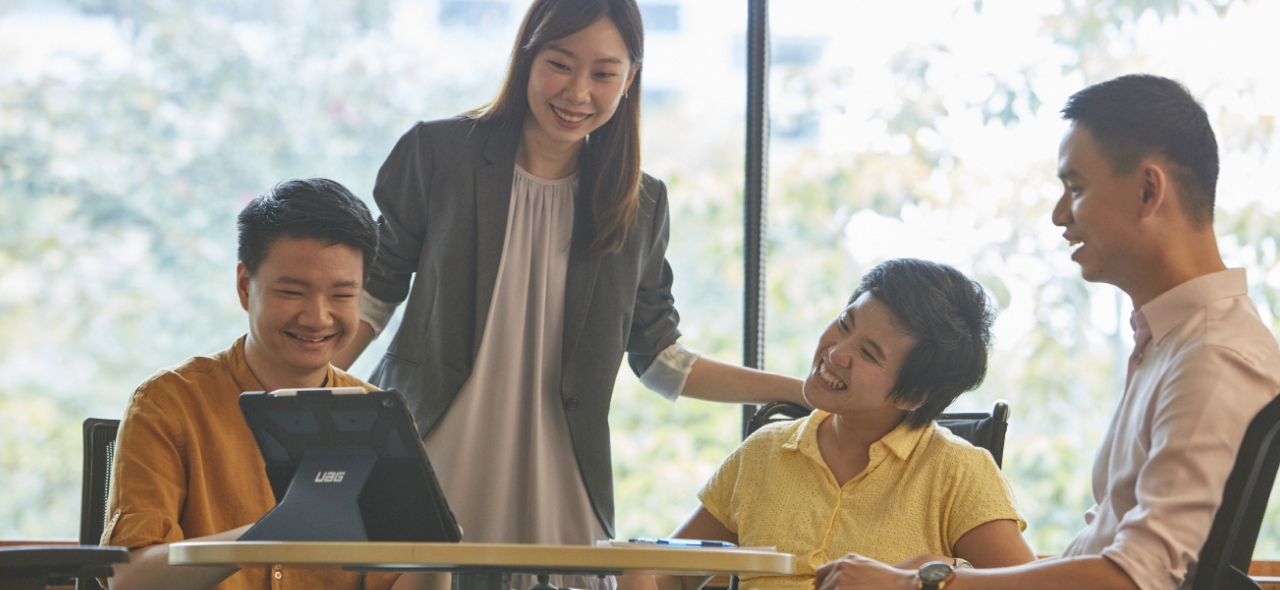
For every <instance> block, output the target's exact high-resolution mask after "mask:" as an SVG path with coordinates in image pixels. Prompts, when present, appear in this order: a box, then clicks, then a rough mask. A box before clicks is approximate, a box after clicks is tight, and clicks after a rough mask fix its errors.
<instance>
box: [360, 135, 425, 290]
mask: <svg viewBox="0 0 1280 590" xmlns="http://www.w3.org/2000/svg"><path fill="white" fill-rule="evenodd" d="M434 164H435V163H434V161H433V160H432V153H431V145H430V138H429V137H428V134H427V127H426V125H425V124H423V123H418V124H416V125H414V126H413V128H412V129H410V130H409V131H408V132H407V133H405V134H404V135H403V136H401V138H400V141H398V142H397V143H396V146H395V147H394V148H392V150H391V155H389V156H387V161H386V162H384V163H383V164H382V168H380V169H379V170H378V179H377V181H376V183H375V184H374V187H373V200H374V202H376V203H377V204H378V209H379V212H380V215H379V216H378V255H377V257H376V258H375V260H374V262H373V269H372V272H371V273H370V275H369V280H368V281H367V282H366V283H365V286H364V288H365V290H366V291H368V292H369V293H370V294H371V295H373V296H374V297H377V298H378V299H379V300H381V301H384V302H386V303H392V304H398V303H400V302H402V301H404V300H405V297H407V296H408V294H409V282H410V279H411V278H412V275H413V273H414V271H416V270H417V268H418V258H419V256H420V255H421V253H422V244H423V241H424V240H425V239H426V228H427V203H426V200H427V187H428V186H430V183H431V175H432V173H433V171H434V167H435V166H434Z"/></svg>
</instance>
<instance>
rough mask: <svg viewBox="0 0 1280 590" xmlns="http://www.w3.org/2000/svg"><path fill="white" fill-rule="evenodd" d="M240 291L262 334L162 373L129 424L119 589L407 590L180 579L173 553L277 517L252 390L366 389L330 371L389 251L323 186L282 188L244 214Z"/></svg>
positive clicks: (329, 578) (134, 400)
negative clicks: (243, 397) (247, 417)
mask: <svg viewBox="0 0 1280 590" xmlns="http://www.w3.org/2000/svg"><path fill="white" fill-rule="evenodd" d="M238 225H239V233H240V237H239V240H240V244H239V257H240V263H239V265H238V266H237V268H236V291H237V293H239V296H240V305H241V307H243V308H244V309H245V311H247V312H248V314H249V332H248V334H246V335H245V336H242V337H241V338H239V339H238V340H236V342H235V343H234V344H232V345H231V348H228V349H226V350H223V351H222V352H218V353H215V354H212V355H209V356H202V357H195V358H192V359H189V360H187V361H186V362H184V363H182V364H180V365H178V366H177V367H174V368H171V369H165V370H163V371H160V372H159V373H156V374H155V375H153V376H152V377H151V378H149V379H147V380H146V381H145V382H143V383H142V385H140V386H139V387H138V389H137V391H135V392H134V394H133V396H132V397H130V399H129V403H128V406H127V407H126V409H125V413H124V419H123V420H122V421H121V424H120V432H119V436H118V438H117V445H116V456H115V464H114V467H113V470H112V479H111V491H110V493H109V499H108V504H107V514H108V515H109V516H110V518H109V520H108V524H107V527H106V530H105V531H104V532H103V534H102V544H103V545H117V546H123V547H127V548H129V549H130V558H131V559H130V563H128V564H125V565H119V566H116V568H115V576H114V577H112V578H109V579H108V580H107V582H108V583H109V586H110V588H111V589H112V590H121V589H124V590H145V589H153V588H154V589H157V590H160V589H163V590H208V589H209V588H214V587H217V588H219V589H224V590H263V589H266V588H272V589H282V588H307V589H315V588H322V589H335V590H337V589H343V590H347V589H357V588H371V589H372V588H376V589H379V590H383V589H386V588H391V587H392V584H393V583H394V584H395V588H396V589H397V590H399V589H401V588H408V587H409V586H410V584H414V583H417V582H418V581H419V580H418V578H417V577H415V576H403V577H401V578H400V579H397V577H396V576H395V575H394V574H381V575H376V574H370V575H368V577H367V578H365V577H364V576H362V575H360V574H357V573H351V572H333V571H319V570H295V569H289V568H284V567H281V566H275V567H271V568H265V567H263V568H245V569H243V570H239V571H237V570H236V568H218V567H208V568H200V567H174V566H170V565H169V562H168V558H169V544H170V543H174V542H177V541H199V540H204V541H230V540H234V539H236V538H238V537H239V536H240V535H241V534H242V533H243V532H244V531H245V530H246V529H247V528H248V527H249V526H250V525H252V524H253V523H254V522H256V521H257V520H258V519H260V518H262V516H263V515H265V514H266V513H267V512H268V511H269V510H271V508H273V507H274V506H275V498H274V496H273V495H272V492H271V485H270V483H269V482H268V480H267V475H266V472H265V470H264V469H265V468H264V464H263V460H262V456H261V455H260V453H259V451H258V448H257V445H256V444H255V443H254V439H253V435H252V434H251V433H250V431H249V428H248V426H246V424H245V421H244V418H243V417H242V416H241V414H240V409H239V406H238V403H237V400H238V398H239V396H240V394H241V393H242V392H244V391H261V390H268V391H270V390H275V389H285V388H317V387H343V386H359V387H364V388H365V389H366V390H368V389H373V388H372V386H370V385H368V384H366V383H365V382H363V381H361V380H359V379H357V378H355V377H352V376H350V375H347V374H346V373H343V372H342V371H340V370H338V369H335V368H333V367H332V366H331V365H330V364H329V360H330V359H331V358H333V355H334V354H335V353H337V352H338V351H339V350H341V349H342V347H344V346H346V345H347V343H348V342H350V340H351V338H352V336H353V335H354V334H355V327H356V322H357V313H358V305H359V298H360V290H361V288H362V285H363V282H364V279H365V278H366V274H367V270H366V269H368V268H371V264H372V262H373V256H374V253H375V252H376V251H377V246H378V230H377V226H376V225H375V224H374V222H373V218H372V217H371V216H370V215H369V210H368V208H366V207H365V205H364V203H362V202H361V201H360V200H359V199H357V198H356V197H355V196H353V195H352V194H351V193H350V192H348V191H347V189H345V188H343V187H342V185H340V184H338V183H336V182H333V181H330V180H324V179H311V180H296V181H290V182H285V183H282V184H280V185H278V186H276V187H275V189H273V190H272V191H271V192H270V193H269V194H266V195H263V196H260V197H258V198H257V199H254V200H253V202H251V203H249V205H248V206H247V207H245V209H244V211H242V212H241V213H240V217H239V223H238Z"/></svg>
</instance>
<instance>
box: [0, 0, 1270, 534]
mask: <svg viewBox="0 0 1280 590" xmlns="http://www.w3.org/2000/svg"><path fill="white" fill-rule="evenodd" d="M745 4H746V3H745V0H684V1H680V0H664V1H657V0H655V1H642V2H641V5H642V9H643V11H644V16H645V21H646V26H647V29H648V37H647V39H648V43H647V61H646V63H645V76H644V82H645V88H644V94H643V101H644V103H643V104H644V109H645V110H644V125H645V127H644V150H645V151H644V162H645V168H646V169H647V171H648V172H650V173H652V174H654V175H655V176H657V177H659V178H661V179H663V180H665V181H666V182H667V184H668V186H669V187H670V192H671V201H672V227H673V229H672V239H671V248H670V250H669V252H668V254H669V258H670V260H671V263H672V265H673V266H674V267H675V273H676V277H677V280H676V287H675V288H676V291H675V294H676V297H677V302H678V305H679V307H680V310H681V312H682V317H683V319H684V321H683V323H682V325H681V328H682V330H684V332H685V335H686V338H685V341H686V342H687V343H688V344H689V345H690V346H692V347H694V348H697V349H699V350H701V351H702V352H704V353H706V354H709V355H711V356H714V357H717V358H720V359H723V360H728V361H735V362H737V361H740V359H741V299H742V270H741V266H742V263H741V260H742V229H741V226H742V221H741V220H742V199H741V187H742V165H743V141H744V137H743V111H744V102H745V100H744V98H743V96H744V88H745V68H744V64H745V60H746V57H745V44H744V37H743V35H744V31H745V23H746V9H745ZM772 4H773V6H772V33H773V40H774V43H773V74H772V82H771V86H772V98H771V101H772V108H773V123H772V125H773V140H772V141H773V143H772V148H771V153H770V202H769V209H768V212H769V218H770V227H769V240H770V243H769V269H768V275H767V276H768V284H769V307H768V351H767V358H768V368H770V369H772V370H776V371H783V372H788V373H792V374H796V375H801V374H803V373H805V372H806V371H807V370H808V365H809V359H810V356H811V354H812V347H813V344H814V341H815V339H816V336H817V334H818V333H819V331H820V330H821V328H822V327H823V326H824V325H825V323H826V322H827V321H828V319H829V318H830V317H832V316H833V315H834V314H835V313H836V312H837V311H838V310H839V309H840V307H841V305H842V304H843V302H844V300H845V299H846V298H847V297H848V294H849V293H850V292H851V291H852V289H853V288H854V286H855V285H856V284H857V281H858V280H859V278H860V277H861V275H862V273H863V272H865V271H866V270H867V269H869V268H870V267H871V266H872V265H874V264H876V263H877V262H879V261H881V260H884V259H886V258H891V257H897V256H918V257H924V258H930V259H934V260H939V261H943V262H947V263H950V264H953V265H956V266H957V267H959V268H960V269H962V270H964V271H965V272H967V273H970V274H972V275H973V276H975V277H977V278H979V280H981V282H982V283H983V284H984V285H985V286H986V287H987V288H988V289H989V291H990V293H991V295H992V296H993V297H994V298H995V300H996V301H997V302H998V304H999V307H1000V319H999V322H998V324H997V326H996V331H997V335H998V338H999V340H998V343H997V346H996V349H995V351H994V353H993V363H992V369H991V371H990V376H989V377H988V379H987V382H986V383H985V384H984V385H983V386H982V387H981V389H979V390H978V391H977V392H975V393H972V394H970V395H968V396H966V397H964V398H962V400H961V401H960V402H959V403H958V407H960V408H962V409H976V408H984V409H985V408H989V407H990V405H991V403H992V402H993V401H994V400H996V399H999V398H1003V399H1007V400H1009V401H1010V403H1011V405H1012V407H1013V418H1012V425H1011V427H1010V431H1009V438H1008V446H1007V448H1006V452H1005V453H1006V454H1005V473H1006V474H1007V475H1008V477H1009V479H1010V481H1011V482H1012V484H1013V486H1014V488H1015V490H1016V491H1017V494H1018V498H1019V501H1020V503H1021V506H1022V508H1023V510H1024V511H1025V513H1026V515H1027V517H1028V520H1029V521H1030V527H1029V528H1028V531H1027V535H1028V537H1029V539H1030V540H1031V542H1032V544H1033V546H1034V547H1035V548H1036V549H1037V550H1038V551H1041V552H1055V551H1059V550H1061V549H1062V547H1063V546H1064V545H1065V544H1066V542H1067V541H1068V539H1070V537H1071V535H1072V534H1073V533H1074V532H1075V531H1076V530H1078V529H1079V528H1080V527H1081V526H1082V525H1083V521H1082V519H1081V514H1082V513H1083V511H1084V510H1085V509H1086V508H1087V507H1088V505H1089V503H1090V499H1089V486H1088V473H1089V466H1090V464H1091V461H1092V453H1093V449H1094V448H1095V446H1096V444H1097V442H1098V440H1099V438H1100V436H1101V434H1102V432H1103V430H1104V429H1105V427H1106V419H1107V417H1108V416H1109V415H1110V413H1111V411H1112V408H1113V406H1114V403H1115V398H1116V396H1117V394H1118V392H1119V389H1120V387H1119V386H1120V382H1121V380H1122V378H1123V371H1122V369H1121V370H1117V367H1121V368H1122V367H1123V366H1124V365H1123V360H1124V358H1125V357H1126V355H1127V354H1128V351H1129V347H1130V340H1129V330H1128V326H1127V321H1125V320H1126V319H1127V315H1128V312H1129V309H1128V308H1127V305H1128V302H1127V300H1125V299H1124V298H1122V297H1121V296H1120V295H1119V293H1118V292H1117V291H1116V290H1115V289H1113V288H1111V287H1108V286H1099V285H1088V284H1085V283H1084V282H1082V281H1081V280H1080V279H1079V272H1078V269H1077V268H1076V267H1075V265H1074V264H1072V263H1071V262H1070V261H1069V260H1068V257H1067V256H1068V252H1067V248H1066V247H1065V244H1064V243H1063V241H1062V240H1061V237H1060V233H1061V232H1060V230H1058V229H1057V228H1054V227H1053V226H1052V225H1051V224H1050V222H1049V211H1050V207H1051V205H1052V203H1053V200H1054V199H1055V198H1056V197H1057V195H1058V194H1059V191H1060V187H1059V184H1058V182H1057V181H1056V179H1055V177H1054V174H1055V161H1056V150H1057V143H1058V138H1059V136H1060V135H1061V133H1062V130H1063V128H1064V125H1063V123H1062V122H1061V121H1060V120H1059V117H1058V113H1057V111H1058V109H1059V108H1061V105H1062V104H1063V101H1064V100H1065V99H1066V98H1067V96H1069V95H1070V94H1071V93H1072V92H1074V91H1076V90H1078V89H1080V88H1082V87H1084V86H1086V85H1088V84H1091V83H1095V82H1099V81H1102V80H1105V79H1108V78H1111V77H1114V76H1116V75H1120V74H1124V73H1130V72H1150V73H1156V74H1161V75H1166V76H1171V77H1174V78H1177V79H1179V80H1181V81H1183V82H1184V83H1185V84H1187V85H1188V86H1189V87H1190V88H1191V90H1192V92H1193V93H1194V94H1195V95H1196V96H1197V97H1199V98H1200V100H1202V101H1203V102H1204V104H1205V106H1206V107H1207V109H1208V112H1209V114H1210V117H1211V119H1212V120H1213V121H1214V124H1215V128H1216V130H1217V132H1218V137H1219V141H1220V144H1221V152H1222V161H1223V167H1222V178H1221V181H1220V183H1219V210H1218V216H1217V221H1216V225H1217V229H1218V232H1219V236H1220V237H1221V246H1222V250H1223V253H1224V255H1225V256H1226V257H1227V259H1228V261H1229V263H1230V264H1232V265H1238V266H1244V267H1246V268H1247V269H1248V272H1249V281H1250V292H1251V294H1252V295H1253V297H1254V299H1255V301H1256V302H1257V304H1258V307H1259V309H1260V310H1261V312H1262V314H1263V317H1264V318H1265V319H1266V321H1268V322H1270V324H1271V326H1272V328H1273V330H1276V329H1280V321H1278V320H1277V319H1276V318H1277V316H1278V315H1280V266H1278V265H1277V259H1276V245H1277V239H1278V237H1280V199H1277V198H1276V191H1277V188H1276V187H1280V160H1278V155H1277V150H1276V149H1275V147H1276V146H1275V142H1276V141H1277V139H1280V129H1277V126H1276V116H1277V114H1280V113H1278V111H1280V70H1277V69H1276V68H1275V64H1274V60H1275V56H1276V55H1280V35H1276V34H1275V31H1276V30H1277V27H1278V26H1280V3H1277V2H1265V1H1261V0H1258V1H1254V2H1244V1H1238V2H1231V1H1230V0H1210V1H1205V0H1134V1H1132V2H1123V1H1118V0H996V1H993V0H912V1H901V2H849V1H846V0H829V1H817V0H787V1H785V2H773V3H772ZM526 5H527V4H526V1H525V0H425V1H423V0H416V1H408V0H370V1H368V2H360V1H356V0H324V1H311V0H282V1H278V2H258V1H254V0H225V1H220V2H216V3H188V2H182V1H179V0H39V1H24V0H0V228H2V229H0V482H2V483H0V538H73V537H75V536H76V534H77V527H78V516H79V497H80V496H79V489H80V469H81V460H80V423H81V421H82V420H83V419H84V418H86V417H89V416H98V417H118V416H119V415H120V413H121V411H122V409H123V406H124V403H125V400H126V399H127V396H128V395H129V393H130V392H131V391H132V389H133V388H134V387H135V386H136V385H137V384H138V383H139V382H140V381H141V380H142V379H144V378H145V377H146V376H147V375H149V374H150V373H152V372H153V371H155V370H157V369H159V368H161V367H164V366H168V365H172V364H175V363H177V362H179V361H181V360H182V359H184V358H186V357H188V356H191V355H195V354H203V353H209V352H213V351H216V350H219V349H222V348H224V347H226V346H227V345H229V344H230V343H231V342H232V341H233V340H234V339H235V338H236V337H237V336H239V335H240V334H241V333H242V332H243V331H244V326H245V321H244V316H243V312H241V310H240V309H239V307H238V305H237V300H236V298H235V296H234V294H233V287H232V282H233V278H232V277H233V276H234V268H235V254H234V226H233V219H234V215H235V214H236V212H238V211H239V209H240V208H241V207H242V206H243V205H244V204H245V203H246V202H247V201H248V200H249V199H250V198H252V197H253V196H255V195H257V194H259V193H261V192H262V191H264V190H265V189H267V188H268V187H270V186H271V185H272V184H274V183H275V182H277V181H280V180H283V179H287V178H292V177H299V176H327V177H330V178H333V179H336V180H338V181H340V182H342V183H344V184H346V185H347V186H348V187H350V188H351V189H352V190H354V191H355V192H356V194H358V195H361V196H362V197H363V198H366V199H369V195H370V190H371V188H372V183H373V180H374V176H375V174H376V171H377V168H378V166H379V165H380V164H381V162H382V159H383V158H384V157H385V156H386V154H387V153H388V151H389V150H390V149H391V146H392V145H393V144H394V142H395V141H396V139H397V138H398V137H399V135H400V134H401V133H403V132H404V131H405V130H407V129H408V128H409V127H410V126H411V125H412V124H413V122H414V121H416V120H419V119H429V118H436V117H442V116H448V115H451V114H454V113H457V112H460V111H462V110H465V109H467V108H469V107H473V106H476V105H478V104H480V103H482V102H484V101H485V100H487V99H488V98H489V97H490V96H491V95H492V94H493V93H494V91H495V89H496V87H497V84H498V82H499V79H500V77H501V74H502V71H503V66H504V64H505V61H506V59H507V55H508V53H509V51H510V42H511V38H512V37H513V36H514V34H515V28H516V26H517V25H518V21H519V18H520V16H521V15H522V14H523V11H524V8H525V7H526ZM370 204H372V202H371V199H370ZM385 345H386V344H385V339H384V340H383V341H381V342H379V343H375V348H376V347H378V346H382V347H385ZM379 352H380V350H371V351H370V352H368V353H366V355H365V356H364V357H363V358H362V359H361V361H360V363H359V364H358V365H357V367H356V370H355V372H356V373H357V374H358V375H361V376H367V375H368V372H369V370H370V369H371V368H372V366H373V361H374V360H375V358H376V356H377V354H378V353H379ZM739 415H740V412H739V409H738V408H737V407H736V406H717V405H713V404H706V403H701V402H694V401H688V400H681V401H679V402H677V403H675V404H670V403H668V402H666V401H664V400H662V399H661V398H659V397H658V396H656V395H653V394H651V393H649V392H647V391H644V390H643V389H642V388H640V387H639V386H638V385H637V383H636V380H635V378H634V377H633V376H632V375H631V374H630V372H629V371H626V370H624V371H623V372H622V374H621V375H620V376H619V379H618V385H617V390H616V396H615V404H614V409H613V413H612V415H611V422H612V425H613V453H614V463H615V477H616V484H617V500H618V505H619V508H618V514H619V517H618V530H619V536H621V537H628V536H635V535H662V534H665V533H667V532H669V531H670V530H671V529H672V528H673V527H674V526H675V525H676V524H677V523H678V522H679V521H680V520H681V519H682V518H683V517H684V516H685V515H686V514H687V513H688V512H689V511H690V510H691V509H692V508H693V507H694V506H695V503H696V499H695V497H694V494H695V492H696V490H697V489H698V488H699V487H700V485H701V484H702V482H703V481H704V480H705V479H706V478H707V476H708V475H709V474H710V473H711V472H712V470H713V469H714V468H715V467H716V465H718V463H719V462H720V460H721V459H722V458H723V457H724V456H725V455H726V454H727V453H728V451H729V450H730V449H731V448H732V447H733V446H734V445H735V444H736V443H737V441H738V437H739V434H738V431H739V425H738V420H739ZM1258 555H1259V556H1260V557H1262V556H1270V557H1280V516H1269V517H1268V522H1267V525H1266V526H1265V528H1264V531H1263V538H1262V540H1261V542H1260V546H1259V552H1258Z"/></svg>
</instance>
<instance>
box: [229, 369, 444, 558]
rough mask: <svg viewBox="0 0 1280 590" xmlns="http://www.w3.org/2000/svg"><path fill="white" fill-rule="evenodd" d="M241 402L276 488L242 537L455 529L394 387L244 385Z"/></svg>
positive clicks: (398, 535) (433, 535)
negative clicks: (276, 388)
mask: <svg viewBox="0 0 1280 590" xmlns="http://www.w3.org/2000/svg"><path fill="white" fill-rule="evenodd" d="M240 411H241V412H242V413H243V414H244V418H245V421H246V422H247V423H248V425H249V430H250V431H252V432H253V437H254V439H256V440H257V442H258V449H259V450H261V451H262V458H263V460H264V461H265V462H266V469H267V479H269V480H270V482H271V491H272V492H273V493H274V494H275V497H276V507H275V508H274V509H272V510H271V512H268V513H267V515H266V516H264V517H262V520H259V521H258V523H257V524H255V525H253V526H252V527H250V528H249V530H248V531H247V532H245V534H244V535H243V536H241V537H240V539H241V540H245V541H414V542H457V541H460V540H461V539H462V531H461V530H460V529H459V528H458V523H457V521H455V520H454V518H453V512H452V511H450V510H449V504H448V503H447V502H446V501H445V497H444V493H443V492H442V491H441V490H440V484H439V482H438V481H436V476H435V473H434V472H433V471H432V469H431V462H430V461H429V460H428V459H427V453H426V450H425V449H423V446H422V440H421V437H419V436H418V429H417V427H416V426H415V425H414V422H413V417H412V416H411V415H410V414H409V410H408V409H407V407H406V406H405V402H404V398H403V397H402V396H401V395H400V394H399V393H398V392H396V391H373V392H369V393H362V392H355V393H352V392H351V390H350V389H348V388H341V389H332V390H331V389H310V390H288V391H280V392H272V393H266V392H261V391H255V392H246V393H243V394H241V395H240Z"/></svg>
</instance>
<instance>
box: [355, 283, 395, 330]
mask: <svg viewBox="0 0 1280 590" xmlns="http://www.w3.org/2000/svg"><path fill="white" fill-rule="evenodd" d="M395 312H396V304H394V303H387V302H385V301H383V300H381V299H378V298H377V297H374V296H373V295H370V294H369V292H368V291H364V292H362V293H360V321H362V322H364V323H366V324H369V326H370V327H372V328H373V337H374V338H377V337H378V335H379V334H382V331H383V330H384V329H386V327H387V322H390V321H391V316H392V315H393V314H395Z"/></svg>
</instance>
